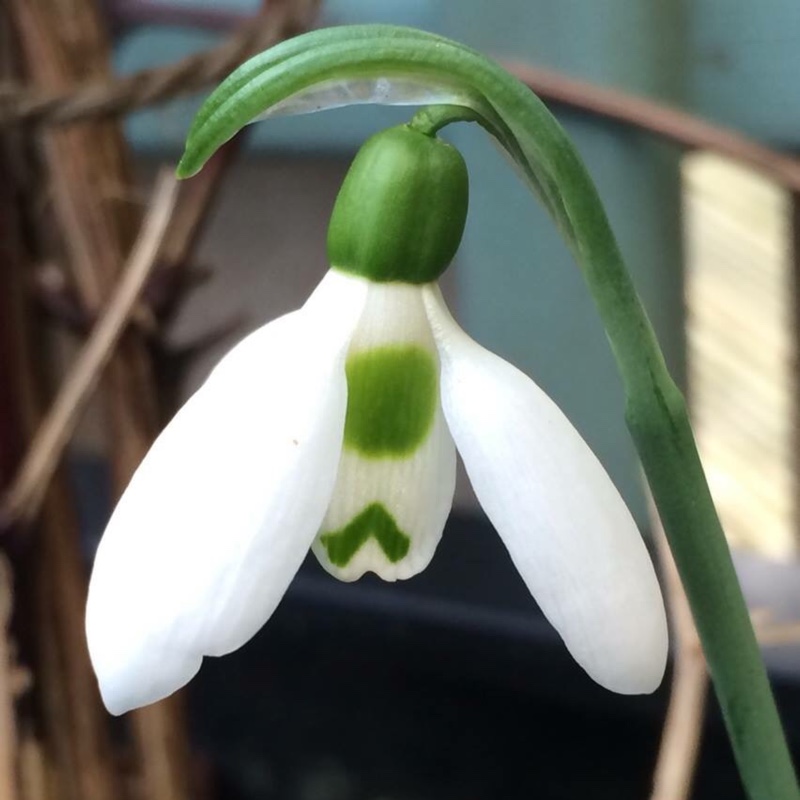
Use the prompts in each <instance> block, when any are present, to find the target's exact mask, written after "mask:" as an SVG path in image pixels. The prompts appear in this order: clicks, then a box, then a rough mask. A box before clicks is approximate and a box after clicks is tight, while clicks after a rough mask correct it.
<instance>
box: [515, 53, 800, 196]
mask: <svg viewBox="0 0 800 800" xmlns="http://www.w3.org/2000/svg"><path fill="white" fill-rule="evenodd" d="M501 63H502V64H503V66H504V67H505V68H506V69H507V70H508V71H509V72H511V74H512V75H515V76H516V77H517V78H519V79H520V80H521V81H522V82H523V83H524V84H526V85H527V86H529V87H530V88H531V89H532V90H533V91H534V92H536V93H537V94H538V95H539V96H540V97H541V98H542V99H543V100H549V101H550V102H553V103H558V104H559V105H563V106H566V107H568V108H572V109H575V110H576V111H580V112H586V113H589V114H592V115H593V116H597V117H602V118H605V119H607V120H610V121H611V122H617V123H620V124H623V125H627V126H630V127H633V128H638V129H639V130H642V131H645V132H646V133H651V134H655V135H656V136H659V137H661V138H663V139H666V140H667V141H668V142H671V143H673V144H677V145H680V146H682V147H686V148H690V149H694V150H711V151H712V152H715V153H718V154H719V155H722V156H727V157H728V158H731V159H733V160H735V161H739V162H740V163H742V164H745V165H747V166H749V167H752V168H753V169H755V170H758V171H759V172H761V173H762V174H763V175H765V176H766V177H768V178H771V179H772V180H774V181H776V182H777V183H779V184H781V185H782V186H785V187H786V188H788V189H793V190H795V191H800V159H797V158H792V157H791V156H788V155H785V154H783V153H780V152H778V151H776V150H772V149H770V148H769V147H765V146H764V145H762V144H760V143H758V142H757V141H755V140H753V139H750V138H748V137H747V136H744V135H742V134H740V133H738V132H736V131H733V130H731V129H729V128H724V127H722V126H721V125H714V124H713V123H711V122H707V121H706V120H704V119H701V118H700V117H696V116H694V115H692V114H689V113H687V112H685V111H681V110H679V109H677V108H672V107H671V106H668V105H665V104H663V103H659V102H656V101H655V100H649V99H647V98H645V97H637V96H636V95H632V94H628V93H627V92H623V91H620V90H619V89H609V88H606V87H604V86H598V85H597V84H594V83H589V82H588V81H582V80H577V79H576V78H570V77H568V76H566V75H563V74H561V73H558V72H553V71H552V70H547V69H542V68H541V67H534V66H531V65H530V64H523V63H520V62H518V61H505V62H501Z"/></svg>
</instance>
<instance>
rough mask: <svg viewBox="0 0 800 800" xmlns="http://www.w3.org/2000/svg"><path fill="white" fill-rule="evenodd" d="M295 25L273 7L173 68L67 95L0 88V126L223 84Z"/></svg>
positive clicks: (94, 114) (288, 9)
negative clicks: (210, 47)
mask: <svg viewBox="0 0 800 800" xmlns="http://www.w3.org/2000/svg"><path fill="white" fill-rule="evenodd" d="M297 23H298V20H297V17H296V15H295V12H294V9H293V8H292V4H291V3H286V2H274V3H270V4H269V8H268V11H267V12H266V13H264V14H263V15H262V16H260V17H259V18H258V22H257V23H256V24H248V25H247V26H246V27H244V28H243V29H242V30H241V31H239V32H237V33H235V34H233V35H232V36H231V37H230V38H229V39H228V40H227V41H225V42H224V43H223V44H221V45H219V46H218V47H214V48H212V49H210V50H206V51H205V52H202V53H199V54H197V55H193V56H188V57H187V58H184V59H181V60H180V61H178V62H177V63H176V64H173V65H172V66H170V67H164V68H158V69H146V70H142V71H141V72H136V73H134V74H133V75H130V76H128V77H125V78H118V79H116V80H114V81H109V80H104V81H95V82H92V83H89V84H87V85H83V86H81V87H80V88H79V89H77V90H69V91H66V92H50V93H42V92H29V91H28V90H24V89H19V88H14V87H12V86H6V87H2V86H0V125H4V124H9V123H11V122H43V121H46V122H48V123H55V124H63V123H66V122H76V121H78V120H85V119H87V118H90V119H97V118H99V117H103V116H110V115H117V114H124V113H126V112H128V111H130V110H132V109H134V108H140V107H142V106H148V105H153V104H156V103H160V102H163V101H165V100H171V99H173V98H174V97H178V96H180V95H184V94H190V93H191V92H194V91H197V90H199V89H203V88H204V87H206V86H208V85H209V84H210V83H213V82H215V81H218V80H220V79H221V78H222V77H224V76H226V75H227V74H228V73H229V72H231V71H232V70H233V69H234V68H235V67H238V66H239V64H241V63H242V61H244V60H245V58H247V57H248V56H249V55H252V54H253V53H256V52H258V51H259V50H262V49H264V48H266V47H268V46H270V45H272V44H275V43H276V42H278V41H280V40H281V39H283V38H285V37H286V35H287V34H288V33H289V32H291V31H296V26H297Z"/></svg>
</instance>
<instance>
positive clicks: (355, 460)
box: [313, 283, 456, 581]
mask: <svg viewBox="0 0 800 800" xmlns="http://www.w3.org/2000/svg"><path fill="white" fill-rule="evenodd" d="M398 345H399V346H404V345H413V346H415V347H418V348H420V350H422V351H425V352H427V353H429V354H430V357H431V362H432V367H433V369H435V370H436V371H437V372H438V354H437V352H436V345H435V343H434V341H433V335H432V334H431V329H430V324H429V323H428V318H427V315H426V313H425V307H424V304H423V300H422V291H421V289H420V288H419V287H418V286H411V285H408V284H400V283H381V284H379V283H374V284H371V286H370V288H369V293H368V295H367V300H366V302H365V306H364V312H363V314H362V316H361V320H360V322H359V324H358V328H357V329H356V331H355V333H354V334H353V338H352V341H351V343H350V351H349V353H350V354H354V353H355V354H358V353H363V352H368V351H370V350H372V349H373V348H381V347H385V346H398ZM437 395H438V393H437ZM435 403H436V405H435V411H434V416H433V421H432V423H431V427H430V429H429V431H428V433H427V435H426V437H425V439H424V441H422V442H421V443H420V444H419V446H418V447H417V448H416V449H415V450H413V452H411V453H409V454H408V455H406V456H403V457H394V456H390V457H384V458H374V457H370V458H367V457H364V456H363V455H362V454H360V453H358V452H354V451H353V450H352V449H349V448H347V447H345V449H344V450H343V451H342V456H341V461H340V464H339V472H338V476H337V481H336V488H335V490H334V493H333V498H332V500H331V504H330V507H329V508H328V513H327V514H326V515H325V520H324V522H323V524H322V530H321V533H322V534H323V535H324V534H329V533H330V532H334V531H339V532H341V531H342V530H343V529H344V528H345V527H346V526H347V525H348V524H349V523H351V522H352V521H353V520H354V519H356V518H357V517H358V515H359V514H361V513H362V512H363V511H364V510H365V509H366V508H368V507H369V506H370V505H372V504H375V503H378V504H380V505H381V507H382V508H383V509H384V510H385V511H386V512H388V513H389V514H390V515H391V518H392V520H393V522H394V524H395V525H396V526H397V528H399V530H400V531H401V532H402V533H403V535H404V536H407V537H408V539H409V540H410V541H409V547H408V552H407V553H406V554H405V555H404V556H403V557H401V558H399V559H396V560H394V561H393V560H391V559H390V558H388V557H387V555H386V553H385V552H384V550H383V549H382V548H381V546H380V545H379V544H378V541H377V539H376V538H375V537H374V536H370V537H369V538H368V539H367V540H366V541H365V542H364V543H363V544H362V545H361V546H360V547H359V549H358V550H357V551H356V553H355V555H354V556H353V557H352V558H351V560H350V561H349V562H348V563H347V564H345V565H336V564H334V563H332V562H331V559H330V557H329V553H328V550H327V549H326V545H325V544H324V541H323V539H321V538H318V539H317V540H316V541H315V542H314V547H313V550H314V554H315V555H316V556H317V558H318V559H319V562H320V563H321V564H322V566H323V567H324V568H325V569H326V570H328V572H330V573H331V574H332V575H335V576H336V577H337V578H339V579H340V580H345V581H353V580H356V579H358V578H360V577H361V576H362V575H363V574H364V573H365V572H375V573H376V574H377V575H378V576H379V577H381V578H383V580H388V581H394V580H398V579H399V580H403V579H406V578H410V577H412V576H413V575H416V574H417V573H419V572H421V571H422V570H423V569H425V567H427V566H428V564H429V563H430V561H431V559H432V558H433V554H434V551H435V550H436V546H437V545H438V544H439V541H440V540H441V538H442V531H443V529H444V525H445V522H446V521H447V517H448V515H449V514H450V509H451V508H452V505H453V493H454V491H455V481H456V451H455V446H454V444H453V439H452V437H451V436H450V432H449V431H448V429H447V424H446V423H445V420H444V415H443V413H442V408H441V404H440V403H439V401H438V396H437V398H436V400H435ZM381 513H382V512H381Z"/></svg>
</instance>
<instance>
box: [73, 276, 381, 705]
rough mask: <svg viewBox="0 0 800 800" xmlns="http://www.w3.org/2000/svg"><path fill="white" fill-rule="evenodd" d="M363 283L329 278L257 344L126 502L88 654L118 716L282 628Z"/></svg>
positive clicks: (327, 466) (183, 425)
mask: <svg viewBox="0 0 800 800" xmlns="http://www.w3.org/2000/svg"><path fill="white" fill-rule="evenodd" d="M365 291H366V282H364V281H362V280H360V279H357V278H350V277H347V276H345V275H341V274H338V273H333V272H331V273H329V274H328V275H327V276H326V278H325V279H324V280H323V281H322V283H321V284H320V286H319V287H318V288H317V290H316V292H315V293H314V294H313V295H312V297H311V298H310V299H309V301H308V302H307V303H306V305H305V306H304V307H303V308H302V309H301V310H300V311H296V312H294V313H292V314H288V315H286V316H284V317H281V318H280V319H278V320H275V321H274V322H272V323H270V324H269V325H266V326H265V327H263V328H261V329H259V330H258V331H256V332H255V333H253V334H251V335H250V336H248V337H247V338H246V339H245V340H244V341H242V342H241V343H240V344H239V345H237V346H236V347H235V348H234V349H233V350H232V351H231V352H230V353H229V354H228V355H227V356H226V357H225V358H224V359H223V360H222V361H221V362H220V364H219V365H218V366H217V367H216V369H215V370H214V371H213V372H212V374H211V375H210V376H209V378H208V380H207V381H206V383H205V384H204V385H203V386H202V387H201V388H200V389H199V390H198V391H197V393H196V394H195V395H193V396H192V397H191V398H190V400H189V401H188V402H187V403H186V405H184V406H183V408H182V409H181V410H180V411H179V412H178V413H177V415H176V416H175V417H174V419H173V420H172V421H171V422H170V423H169V425H168V426H167V427H166V428H165V429H164V431H163V432H162V434H161V435H160V436H159V438H158V439H157V440H156V442H155V444H154V445H153V447H152V448H151V450H150V452H149V453H148V454H147V456H146V457H145V459H144V460H143V461H142V464H141V465H140V467H139V469H138V470H137V471H136V474H135V475H134V477H133V479H132V480H131V482H130V485H129V486H128V488H127V490H126V491H125V493H124V495H123V497H122V498H121V500H120V502H119V504H118V505H117V508H116V509H115V511H114V513H113V515H112V518H111V520H110V522H109V524H108V527H107V529H106V532H105V535H104V536H103V539H102V541H101V543H100V547H99V549H98V552H97V557H96V560H95V566H94V572H93V574H92V579H91V583H90V587H89V599H88V605H87V616H86V628H87V637H88V641H89V650H90V654H91V657H92V662H93V664H94V668H95V671H96V672H97V676H98V680H99V683H100V689H101V692H102V695H103V699H104V701H105V703H106V706H107V707H108V709H109V710H110V711H111V712H112V713H115V714H120V713H123V712H124V711H127V710H129V709H131V708H134V707H137V706H140V705H145V704H147V703H151V702H153V701H155V700H158V699H161V698H162V697H165V696H167V695H169V694H171V693H172V692H174V691H175V690H176V689H178V688H180V687H181V686H183V685H184V684H185V683H186V682H188V681H189V680H190V679H191V678H192V677H193V676H194V674H195V673H196V672H197V670H198V669H199V668H200V663H201V661H202V657H203V656H204V655H222V654H224V653H228V652H230V651H231V650H235V649H236V648H238V647H240V646H241V645H242V644H244V643H245V642H246V641H247V640H248V639H249V638H250V637H252V636H253V635H254V634H255V633H256V631H257V630H258V629H259V628H260V627H261V626H262V625H263V623H264V622H265V621H266V620H267V618H268V617H269V616H270V614H272V612H273V610H274V609H275V607H276V605H277V604H278V602H279V601H280V599H281V597H282V596H283V594H284V592H285V590H286V588H287V586H288V584H289V582H290V581H291V579H292V577H293V576H294V574H295V572H296V571H297V569H298V567H299V566H300V564H301V562H302V561H303V558H304V557H305V555H306V553H307V552H308V548H309V546H310V545H311V542H312V540H313V538H314V536H315V535H316V533H317V531H318V529H319V525H320V523H321V521H322V518H323V516H324V514H325V509H326V508H327V506H328V503H329V501H330V496H331V492H332V490H333V486H334V482H335V477H336V466H337V463H338V460H339V454H340V451H341V442H342V431H343V426H344V418H345V408H346V402H347V389H346V382H345V375H344V357H345V353H346V350H347V346H348V344H349V339H350V336H351V334H352V330H353V328H354V327H355V324H356V323H357V321H358V317H359V315H360V312H361V307H362V305H363V300H364V296H365Z"/></svg>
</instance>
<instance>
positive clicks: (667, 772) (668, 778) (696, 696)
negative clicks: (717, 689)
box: [650, 502, 708, 800]
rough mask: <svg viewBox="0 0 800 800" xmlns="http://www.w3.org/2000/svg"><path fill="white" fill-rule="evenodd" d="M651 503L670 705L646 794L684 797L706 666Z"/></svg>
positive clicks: (693, 764) (672, 799)
mask: <svg viewBox="0 0 800 800" xmlns="http://www.w3.org/2000/svg"><path fill="white" fill-rule="evenodd" d="M650 508H651V513H650V519H651V520H652V530H653V534H654V536H655V539H656V544H657V546H658V553H659V557H660V559H659V560H660V563H661V567H662V575H663V586H664V593H665V595H666V600H667V607H668V609H669V613H670V617H671V620H672V631H673V642H674V661H673V674H672V687H671V690H670V699H669V707H668V708H667V716H666V719H665V720H664V727H663V731H662V736H661V745H660V748H659V753H658V760H657V762H656V768H655V770H654V773H653V792H652V794H651V796H650V798H651V800H687V798H689V796H690V794H691V789H692V781H693V780H694V775H695V772H696V770H697V759H698V756H699V754H700V739H701V737H702V733H703V719H704V717H705V708H706V697H707V695H708V671H707V669H706V661H705V658H704V657H703V651H702V647H701V645H700V639H699V637H698V635H697V630H696V628H695V626H694V621H693V619H692V613H691V611H690V609H689V601H688V600H687V598H686V593H685V592H684V590H683V586H682V585H681V580H680V577H679V575H678V570H677V567H676V566H675V561H674V560H673V558H672V553H671V552H670V549H669V545H668V544H667V538H666V536H665V534H664V530H663V528H662V527H661V521H660V520H659V518H658V514H657V512H656V510H655V506H654V505H653V503H652V502H651V503H650Z"/></svg>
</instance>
